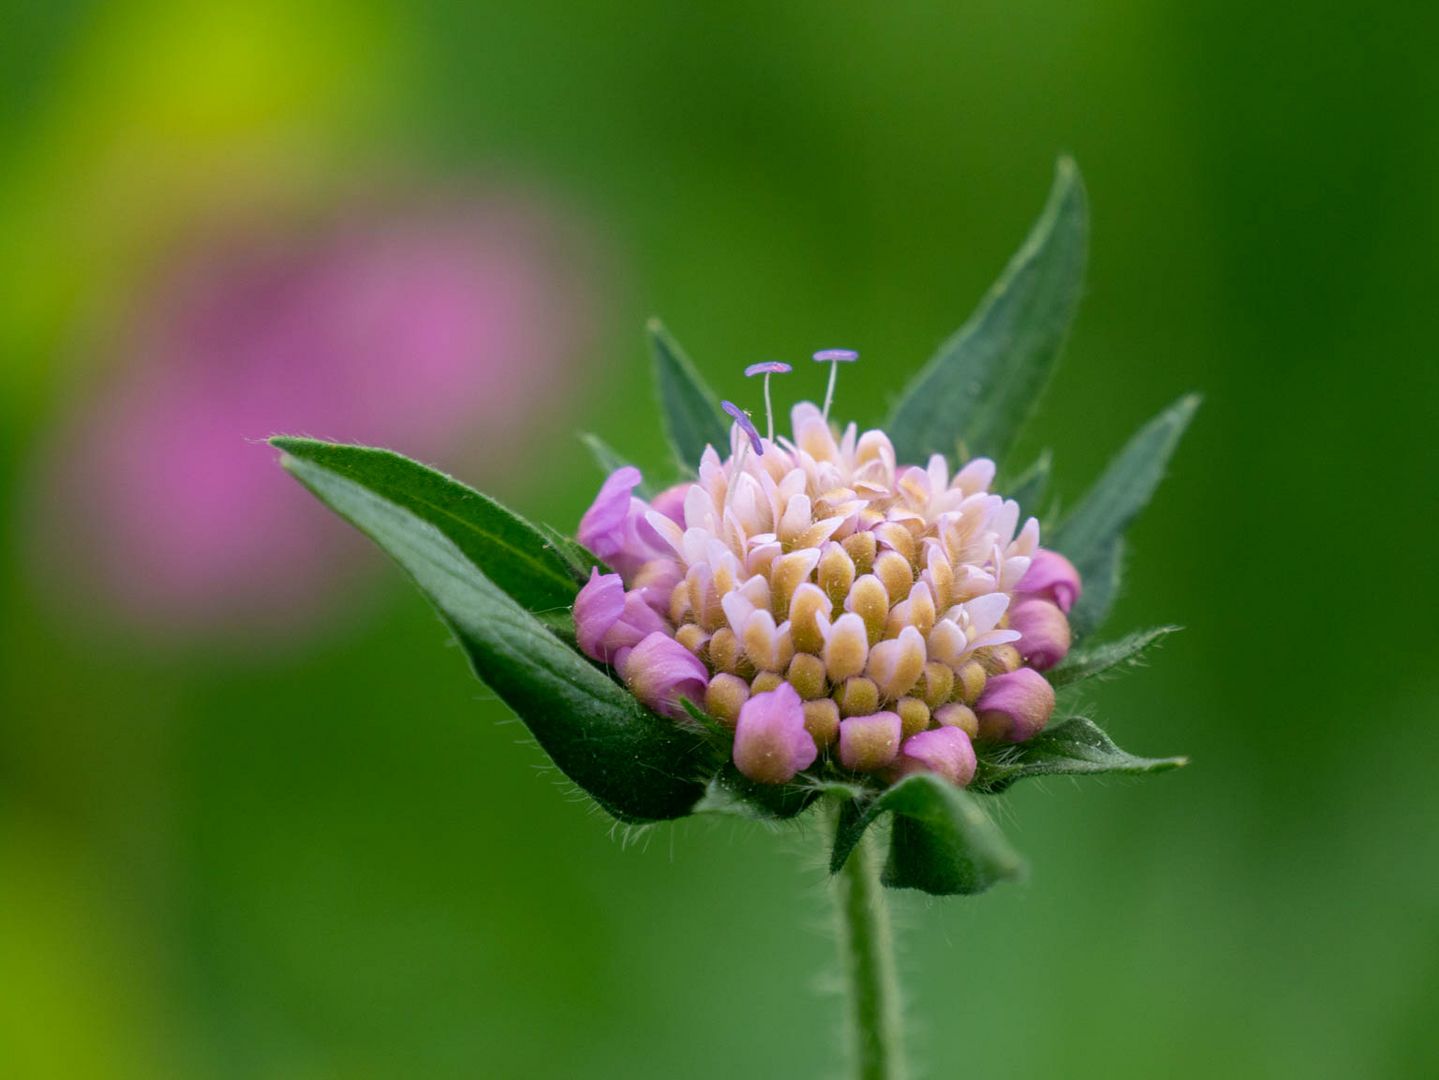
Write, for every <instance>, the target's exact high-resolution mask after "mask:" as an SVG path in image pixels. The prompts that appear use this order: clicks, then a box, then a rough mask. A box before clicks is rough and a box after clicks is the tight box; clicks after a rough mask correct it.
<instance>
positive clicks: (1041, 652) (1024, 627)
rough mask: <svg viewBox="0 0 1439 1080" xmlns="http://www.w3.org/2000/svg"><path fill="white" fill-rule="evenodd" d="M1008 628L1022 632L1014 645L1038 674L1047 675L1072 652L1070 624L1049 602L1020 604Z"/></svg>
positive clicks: (1012, 611)
mask: <svg viewBox="0 0 1439 1080" xmlns="http://www.w3.org/2000/svg"><path fill="white" fill-rule="evenodd" d="M1009 628H1010V629H1011V630H1017V631H1019V640H1018V641H1016V642H1015V643H1014V644H1015V646H1016V647H1017V648H1018V649H1019V654H1020V655H1021V656H1023V657H1024V659H1025V662H1026V663H1028V664H1029V666H1030V667H1032V668H1034V670H1035V671H1048V670H1049V669H1050V668H1052V667H1054V665H1055V664H1057V663H1059V662H1060V661H1061V660H1063V659H1064V657H1065V654H1067V653H1068V652H1069V645H1070V634H1069V620H1068V619H1066V618H1065V617H1064V612H1062V611H1060V610H1059V608H1058V607H1056V606H1055V605H1054V604H1051V603H1050V602H1049V601H1048V600H1039V599H1034V600H1021V601H1020V602H1019V603H1018V604H1016V605H1014V607H1012V608H1011V609H1010V611H1009Z"/></svg>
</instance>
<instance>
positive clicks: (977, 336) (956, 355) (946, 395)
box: [886, 158, 1089, 462]
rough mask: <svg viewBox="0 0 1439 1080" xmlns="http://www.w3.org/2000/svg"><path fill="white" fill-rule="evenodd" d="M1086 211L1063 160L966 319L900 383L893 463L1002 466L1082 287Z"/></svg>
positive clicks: (1080, 186)
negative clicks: (938, 457)
mask: <svg viewBox="0 0 1439 1080" xmlns="http://www.w3.org/2000/svg"><path fill="white" fill-rule="evenodd" d="M1088 240H1089V211H1088V205H1087V200H1086V198H1085V193H1084V183H1083V182H1082V181H1081V180H1080V177H1079V170H1078V169H1077V168H1075V165H1074V162H1073V161H1071V160H1070V159H1069V158H1060V160H1059V162H1058V164H1057V165H1056V167H1055V175H1054V185H1053V187H1052V188H1051V189H1050V193H1049V201H1048V202H1047V203H1046V204H1045V207H1044V212H1043V213H1042V214H1040V216H1039V220H1038V221H1037V222H1035V224H1034V227H1033V229H1031V230H1030V233H1029V237H1028V238H1027V239H1026V240H1025V242H1024V244H1023V246H1021V247H1020V249H1019V251H1018V252H1016V253H1015V255H1014V257H1013V258H1012V259H1011V260H1010V262H1009V265H1008V266H1007V267H1006V268H1005V271H1004V273H1003V275H1001V277H1000V278H999V280H998V281H997V282H995V284H994V285H993V286H992V287H991V288H990V290H989V293H988V294H987V295H986V296H985V298H984V300H983V301H981V303H980V305H979V307H978V308H977V309H976V310H975V312H974V314H973V315H971V316H970V317H969V321H968V322H966V323H965V324H964V326H962V327H960V329H959V330H958V332H956V333H955V334H954V336H953V337H951V338H950V339H949V340H948V341H946V342H945V343H944V344H943V345H941V346H940V348H939V351H938V352H937V353H936V354H935V356H934V358H933V359H931V360H930V362H929V363H928V364H927V365H925V367H924V368H923V369H921V371H920V372H919V374H917V375H916V376H915V377H914V378H913V379H912V380H911V381H910V383H909V386H908V387H907V388H906V389H905V391H904V393H903V394H902V395H901V397H900V399H899V401H898V403H896V405H895V407H894V410H893V412H892V413H891V414H890V421H889V424H888V425H887V427H886V430H887V431H888V432H889V434H890V437H891V438H892V439H893V440H894V448H895V453H896V455H897V457H898V459H899V460H900V461H909V462H923V461H924V460H925V459H926V458H927V457H928V456H929V455H930V454H934V453H940V454H948V455H953V454H954V451H955V448H956V446H962V447H963V448H964V451H965V453H966V454H967V455H969V456H985V457H992V458H994V459H995V460H1000V461H1002V460H1003V459H1004V455H1005V454H1006V452H1007V451H1008V450H1009V448H1010V446H1011V445H1012V444H1013V442H1014V439H1015V437H1016V435H1018V433H1019V430H1020V428H1021V427H1022V426H1023V424H1024V422H1025V421H1026V420H1027V419H1029V416H1030V413H1031V412H1033V410H1034V406H1035V403H1036V401H1037V400H1038V399H1039V395H1040V392H1041V391H1042V390H1043V389H1044V387H1045V384H1046V383H1048V381H1049V376H1050V373H1051V372H1052V371H1053V369H1054V365H1055V362H1056V361H1057V360H1058V359H1059V354H1060V351H1061V350H1062V348H1063V346H1064V341H1065V338H1066V336H1067V335H1068V333H1069V325H1070V323H1071V322H1072V321H1073V319H1074V312H1075V309H1076V308H1077V307H1078V304H1079V294H1080V290H1081V287H1082V285H1083V281H1084V263H1085V258H1086V251H1087V248H1088Z"/></svg>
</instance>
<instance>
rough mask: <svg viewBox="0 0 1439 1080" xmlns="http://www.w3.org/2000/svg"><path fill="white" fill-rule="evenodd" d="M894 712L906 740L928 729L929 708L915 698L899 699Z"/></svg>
mask: <svg viewBox="0 0 1439 1080" xmlns="http://www.w3.org/2000/svg"><path fill="white" fill-rule="evenodd" d="M894 711H895V712H897V713H899V723H900V728H901V730H902V731H903V733H904V737H905V738H906V739H907V738H909V737H910V736H911V735H918V734H919V733H920V732H921V731H923V730H924V729H925V728H927V727H929V706H928V705H926V704H925V703H924V702H923V701H921V700H920V699H919V698H917V697H905V698H900V699H899V703H898V704H897V705H896V706H895V709H894Z"/></svg>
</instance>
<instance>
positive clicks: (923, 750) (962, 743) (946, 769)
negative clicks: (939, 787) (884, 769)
mask: <svg viewBox="0 0 1439 1080" xmlns="http://www.w3.org/2000/svg"><path fill="white" fill-rule="evenodd" d="M977 767H978V761H977V759H976V758H975V756H974V744H973V743H971V742H970V741H969V736H968V735H967V734H965V732H964V731H963V730H961V729H960V728H958V727H950V726H945V727H938V728H934V729H932V730H930V731H921V732H920V733H919V734H918V735H911V736H910V737H909V738H908V739H905V740H904V745H903V746H901V747H900V748H899V768H900V772H901V773H902V774H904V775H909V774H910V773H916V772H932V773H936V774H938V775H940V776H942V777H944V778H945V779H946V780H948V781H949V782H950V783H952V784H956V785H958V786H959V787H965V786H966V785H967V784H968V783H969V782H970V781H971V780H973V779H974V772H975V769H976V768H977Z"/></svg>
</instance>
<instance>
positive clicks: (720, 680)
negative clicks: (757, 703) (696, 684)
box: [705, 672, 749, 728]
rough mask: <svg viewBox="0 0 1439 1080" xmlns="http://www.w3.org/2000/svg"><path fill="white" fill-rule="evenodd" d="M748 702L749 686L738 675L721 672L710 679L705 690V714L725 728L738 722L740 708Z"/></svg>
mask: <svg viewBox="0 0 1439 1080" xmlns="http://www.w3.org/2000/svg"><path fill="white" fill-rule="evenodd" d="M748 700H749V684H748V683H746V682H745V681H744V680H743V679H741V678H740V677H739V676H738V675H727V674H724V673H723V672H722V673H720V674H719V675H716V676H714V677H713V678H712V679H710V684H709V687H708V688H707V689H706V690H705V712H707V713H709V714H710V715H711V716H713V717H714V718H715V719H716V720H718V721H719V722H720V723H721V724H723V725H724V726H725V727H728V728H732V727H734V726H735V723H736V722H737V721H738V720H739V711H740V708H741V707H742V706H743V705H744V703H745V702H746V701H748Z"/></svg>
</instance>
